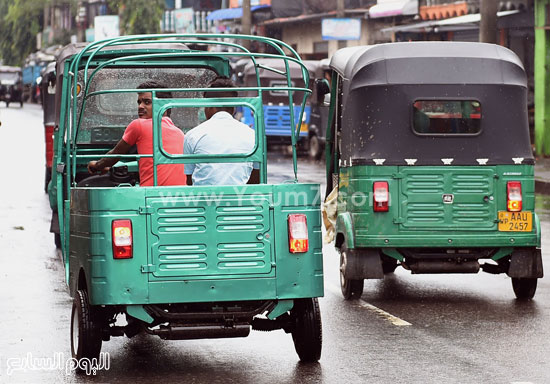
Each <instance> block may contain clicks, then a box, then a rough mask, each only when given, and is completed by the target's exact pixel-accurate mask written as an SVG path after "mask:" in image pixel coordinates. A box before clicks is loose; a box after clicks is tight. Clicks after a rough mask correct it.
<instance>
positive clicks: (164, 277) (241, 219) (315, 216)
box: [69, 184, 323, 305]
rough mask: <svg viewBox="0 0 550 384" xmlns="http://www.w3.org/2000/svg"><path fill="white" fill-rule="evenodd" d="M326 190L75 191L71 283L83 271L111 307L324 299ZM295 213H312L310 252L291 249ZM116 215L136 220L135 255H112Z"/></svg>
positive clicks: (94, 294) (95, 298)
mask: <svg viewBox="0 0 550 384" xmlns="http://www.w3.org/2000/svg"><path fill="white" fill-rule="evenodd" d="M318 188H319V186H318V185H315V184H283V185H249V186H235V187H232V186H219V187H157V188H155V187H153V188H132V187H117V188H73V189H72V191H71V213H70V217H71V224H70V233H71V238H70V244H71V245H70V253H69V258H70V262H69V266H70V269H69V270H70V276H69V281H73V282H74V281H76V280H77V277H78V276H79V274H80V273H81V271H83V272H84V274H85V276H86V277H87V284H88V289H89V292H90V299H91V301H92V303H93V304H102V305H110V304H117V305H118V304H151V303H181V302H186V303H191V302H215V301H238V300H283V299H296V298H302V297H318V296H322V294H323V270H322V251H321V249H322V243H321V219H320V210H319V198H318V196H319V190H318ZM290 213H303V214H305V215H306V216H307V222H308V228H310V231H311V235H310V240H309V251H308V252H306V253H299V254H291V253H290V252H289V249H288V224H287V216H288V214H290ZM115 219H130V220H131V221H132V230H133V238H134V244H133V257H132V258H131V259H123V260H115V259H113V256H112V254H113V252H112V242H111V223H112V221H113V220H115ZM84 256H85V257H84ZM75 288H76V287H75V286H74V285H73V286H71V289H72V290H74V289H75Z"/></svg>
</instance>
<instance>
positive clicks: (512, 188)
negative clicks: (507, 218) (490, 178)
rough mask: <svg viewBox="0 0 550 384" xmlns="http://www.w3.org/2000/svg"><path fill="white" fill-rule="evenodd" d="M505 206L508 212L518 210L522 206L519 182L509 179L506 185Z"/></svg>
mask: <svg viewBox="0 0 550 384" xmlns="http://www.w3.org/2000/svg"><path fill="white" fill-rule="evenodd" d="M506 192H507V193H506V195H507V199H506V200H507V201H506V207H507V209H508V211H510V212H520V211H521V208H522V198H521V182H519V181H509V182H508V184H507V186H506Z"/></svg>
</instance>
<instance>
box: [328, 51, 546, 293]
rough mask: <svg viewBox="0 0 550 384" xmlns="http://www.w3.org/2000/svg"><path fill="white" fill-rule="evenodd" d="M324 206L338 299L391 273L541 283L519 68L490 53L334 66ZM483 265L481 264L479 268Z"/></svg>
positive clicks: (405, 56)
mask: <svg viewBox="0 0 550 384" xmlns="http://www.w3.org/2000/svg"><path fill="white" fill-rule="evenodd" d="M330 66H331V68H332V71H333V73H332V88H331V117H330V120H331V125H330V126H329V129H328V131H327V133H328V134H327V152H326V154H327V156H326V159H327V195H329V194H330V195H329V200H330V198H334V199H336V201H337V208H336V214H335V215H334V216H333V219H334V223H335V246H336V248H337V249H338V250H339V251H340V272H341V273H340V276H341V288H342V293H343V295H344V297H345V298H353V297H360V296H361V294H362V292H363V281H364V279H380V278H383V277H384V274H387V273H391V272H393V271H394V270H395V268H396V267H397V266H398V265H400V266H402V267H404V268H405V269H407V270H409V271H411V272H412V273H413V274H416V273H419V274H420V273H477V272H478V271H479V270H480V269H482V270H483V271H485V272H489V273H506V274H508V276H510V277H511V278H512V285H513V289H514V292H515V294H516V296H517V297H518V298H532V297H533V295H534V294H535V290H536V287H537V279H538V278H541V277H542V276H543V269H542V258H541V249H540V246H541V228H540V223H539V219H538V217H537V214H536V213H535V212H534V205H535V188H534V185H535V183H534V158H533V154H532V149H531V144H530V141H529V128H528V122H527V83H526V75H525V72H524V70H523V66H522V64H521V62H520V60H519V59H518V57H517V56H516V55H515V54H514V53H512V52H511V51H510V50H508V49H506V48H503V47H500V46H496V45H490V44H481V43H451V42H417V43H392V44H381V45H375V46H363V47H351V48H345V49H342V50H339V51H337V52H336V53H335V55H334V56H333V57H332V60H331V63H330ZM482 261H483V263H482Z"/></svg>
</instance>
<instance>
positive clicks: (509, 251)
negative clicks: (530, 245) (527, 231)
mask: <svg viewBox="0 0 550 384" xmlns="http://www.w3.org/2000/svg"><path fill="white" fill-rule="evenodd" d="M513 250H514V248H512V247H503V248H500V249H499V250H498V251H497V253H495V254H494V255H493V257H491V259H493V260H494V261H497V260H500V259H502V258H503V257H506V256H510V255H511V254H512V251H513Z"/></svg>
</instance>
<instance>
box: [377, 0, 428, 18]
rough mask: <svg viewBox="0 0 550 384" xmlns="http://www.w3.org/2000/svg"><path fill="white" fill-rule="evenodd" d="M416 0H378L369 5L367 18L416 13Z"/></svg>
mask: <svg viewBox="0 0 550 384" xmlns="http://www.w3.org/2000/svg"><path fill="white" fill-rule="evenodd" d="M416 14H418V0H378V4H376V5H374V6H372V7H370V9H369V18H372V19H376V18H379V17H389V16H401V15H416Z"/></svg>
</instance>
